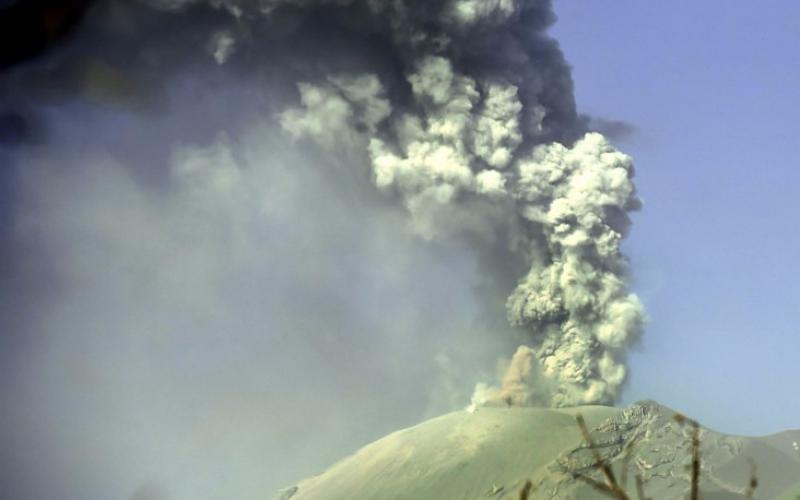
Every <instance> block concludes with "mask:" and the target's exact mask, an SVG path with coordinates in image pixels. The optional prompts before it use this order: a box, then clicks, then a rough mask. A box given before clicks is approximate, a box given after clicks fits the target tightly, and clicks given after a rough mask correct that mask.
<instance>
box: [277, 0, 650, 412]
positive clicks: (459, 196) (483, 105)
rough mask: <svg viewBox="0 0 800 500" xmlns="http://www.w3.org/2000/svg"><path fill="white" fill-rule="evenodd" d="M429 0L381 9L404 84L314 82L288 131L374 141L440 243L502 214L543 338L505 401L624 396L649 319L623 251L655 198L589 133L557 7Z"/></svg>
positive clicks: (426, 231) (427, 232) (385, 176)
mask: <svg viewBox="0 0 800 500" xmlns="http://www.w3.org/2000/svg"><path fill="white" fill-rule="evenodd" d="M345 3H347V2H345ZM351 3H352V2H351ZM311 4H312V2H303V5H311ZM419 4H420V6H421V4H422V2H419ZM427 4H428V3H427V2H426V9H425V11H427V12H429V14H427V15H426V14H424V13H423V10H422V9H421V8H420V7H419V6H417V3H415V2H405V3H402V2H392V3H379V2H369V3H368V7H367V9H368V10H369V12H370V13H371V15H372V16H373V17H374V18H375V19H378V20H380V19H382V18H383V17H385V18H386V19H388V25H389V26H391V27H392V30H390V31H389V33H390V34H389V35H387V36H388V37H389V40H387V47H391V51H390V53H387V54H386V56H387V58H392V59H393V60H396V61H397V64H398V65H399V66H400V67H402V68H404V72H403V78H402V80H401V81H394V80H392V79H391V78H387V77H386V76H382V75H380V74H378V73H370V72H364V73H357V74H353V73H336V74H330V75H328V76H327V77H326V78H325V80H324V81H316V82H303V83H300V84H299V86H298V88H299V92H300V99H301V106H299V107H297V108H295V109H290V110H287V111H286V112H284V113H283V114H282V116H281V121H282V125H283V127H284V129H285V130H286V131H287V132H288V133H290V134H291V135H292V136H294V137H296V138H300V137H307V138H311V139H313V140H315V141H317V142H318V143H319V144H321V145H323V146H327V147H332V146H334V145H336V144H341V143H353V144H356V146H357V148H360V149H363V152H364V155H365V157H366V158H367V159H368V162H369V165H370V166H371V171H372V175H373V179H374V181H375V184H376V185H377V187H378V188H380V189H381V190H384V191H387V192H390V193H394V194H396V195H398V196H399V198H400V199H401V200H402V202H403V203H404V204H405V206H406V207H407V209H408V212H409V213H410V215H411V218H412V220H413V222H414V224H415V227H417V228H418V230H419V231H420V233H421V234H422V235H424V236H425V237H428V238H436V237H437V235H439V234H441V233H447V234H452V233H453V232H454V231H458V230H459V229H463V230H468V231H471V230H475V229H476V228H485V227H486V225H485V224H484V225H480V224H478V225H475V224H472V225H469V227H464V228H458V227H453V226H455V225H459V224H461V223H462V222H463V221H464V220H470V217H468V216H465V215H464V213H463V212H464V211H469V210H471V209H473V208H475V207H477V206H478V205H477V202H476V200H483V201H485V202H486V203H488V204H489V205H491V206H492V207H494V208H495V209H496V211H495V213H497V211H499V212H500V213H502V214H503V217H504V218H505V219H506V220H505V222H503V223H504V224H508V225H509V226H510V227H512V228H513V229H512V230H509V231H505V232H503V233H502V234H505V235H506V237H507V239H508V242H507V245H508V248H509V250H510V251H512V252H513V254H514V255H516V256H518V257H520V258H521V259H524V261H525V262H526V264H527V266H529V270H528V272H527V274H525V275H524V276H522V277H521V278H520V279H519V282H518V285H517V287H516V289H514V290H513V292H512V293H511V295H510V296H509V297H508V299H507V302H506V304H507V315H508V319H509V321H510V323H511V324H512V325H514V326H519V327H523V328H524V329H525V330H526V331H527V332H529V334H530V341H529V344H530V347H529V348H523V349H520V351H518V353H517V355H516V356H515V358H514V359H513V360H512V363H511V364H510V368H509V372H508V373H507V375H506V376H505V377H504V380H503V386H502V387H501V388H499V389H496V390H494V391H489V394H490V398H491V397H500V398H502V399H506V400H507V401H509V404H512V403H513V404H529V403H532V402H544V403H545V404H548V405H552V406H566V405H576V404H585V403H611V402H613V401H614V400H616V399H617V397H618V395H619V392H620V389H621V387H622V385H623V383H624V381H625V378H626V367H625V364H624V358H625V349H626V346H627V345H629V344H630V343H631V342H632V341H634V340H635V339H636V338H637V337H638V336H639V334H640V332H641V329H642V325H643V319H644V314H643V310H642V306H641V304H640V302H639V300H638V299H637V297H636V296H635V295H633V294H632V293H630V292H629V290H628V284H627V280H626V259H625V257H624V256H623V255H622V254H621V252H620V243H621V240H622V239H623V237H624V236H625V235H626V233H627V231H628V227H629V224H630V221H629V218H628V213H629V212H630V211H631V210H635V209H637V208H638V207H639V205H640V202H639V200H638V198H637V197H636V191H635V187H634V184H633V182H632V177H633V166H632V163H631V159H630V157H628V156H626V155H625V154H623V153H620V152H619V151H617V150H616V149H614V147H613V146H611V145H610V144H609V142H608V141H607V140H606V139H605V138H604V137H603V136H601V135H599V134H596V133H588V134H585V135H583V136H582V137H581V136H580V135H581V134H578V135H577V138H576V139H573V137H574V135H573V134H574V131H575V130H579V128H580V127H579V125H578V124H579V121H578V120H577V119H576V118H575V117H574V110H572V108H571V105H570V104H569V103H571V102H572V95H571V87H570V85H569V83H568V82H569V74H568V72H567V70H566V69H565V66H564V65H563V61H562V60H561V56H560V53H559V52H558V49H557V48H556V47H555V45H553V43H552V42H551V41H550V40H549V39H547V38H546V37H545V36H544V35H543V33H542V30H543V29H544V28H545V27H546V26H547V24H548V22H549V19H550V8H549V2H544V1H493V2H488V1H487V2H475V1H464V0H462V1H449V2H440V3H437V4H436V6H435V7H433V6H431V7H427ZM565 82H566V83H565ZM387 89H391V90H392V92H391V93H390V92H389V91H387ZM390 96H391V97H390ZM570 117H571V118H570ZM459 212H461V213H459ZM490 221H491V222H495V221H497V219H496V218H492V219H490ZM526 364H527V365H532V364H536V365H537V366H527V367H526V366H525V365H526ZM531 373H538V374H539V377H538V378H539V379H541V378H543V379H544V380H540V381H538V382H537V380H531V378H532V377H530V376H529V375H530V374H531ZM492 394H494V396H491V395H492Z"/></svg>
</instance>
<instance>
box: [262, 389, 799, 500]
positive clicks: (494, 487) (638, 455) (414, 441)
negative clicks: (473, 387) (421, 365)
mask: <svg viewBox="0 0 800 500" xmlns="http://www.w3.org/2000/svg"><path fill="white" fill-rule="evenodd" d="M578 413H580V414H582V415H583V416H584V418H585V420H586V423H587V425H588V427H589V429H591V436H592V439H593V441H594V445H595V448H596V449H597V450H598V451H599V452H600V454H601V455H602V457H603V458H604V460H606V462H607V463H609V464H611V466H612V468H613V470H614V471H615V473H616V476H617V478H619V479H620V480H621V481H625V482H627V483H628V485H627V486H628V490H629V491H633V490H634V488H633V478H634V476H635V475H637V474H638V475H641V477H642V479H643V482H644V488H645V493H646V495H647V496H648V497H649V498H653V499H655V500H660V499H673V498H674V499H678V498H686V495H687V492H688V490H689V483H690V473H689V465H690V463H691V444H690V442H691V438H690V434H691V431H690V428H689V427H687V426H686V425H682V424H681V423H679V422H678V421H676V420H675V419H674V415H675V412H674V411H673V410H671V409H669V408H667V407H664V406H661V405H659V404H657V403H655V402H652V401H642V402H638V403H634V404H633V405H631V406H630V407H628V408H625V409H618V408H611V407H603V406H584V407H578V408H566V409H540V408H519V407H509V408H493V407H481V408H478V409H476V410H475V411H471V412H470V411H460V412H455V413H450V414H447V415H443V416H441V417H437V418H434V419H431V420H428V421H426V422H423V423H421V424H419V425H416V426H414V427H410V428H407V429H403V430H400V431H397V432H394V433H392V434H390V435H388V436H386V437H384V438H382V439H379V440H378V441H375V442H374V443H372V444H369V445H367V446H365V447H364V448H362V449H360V450H359V451H357V452H356V453H355V454H353V455H351V456H350V457H347V458H345V459H344V460H342V461H340V462H338V463H337V464H335V465H333V466H332V467H331V468H330V469H328V470H327V471H325V472H323V473H322V474H319V475H317V476H315V477H312V478H309V479H306V480H304V481H301V482H300V483H298V484H297V485H295V486H292V487H290V488H287V489H285V490H282V491H281V492H278V494H277V495H276V496H275V500H345V499H347V500H362V499H363V500H371V499H376V500H377V499H380V500H428V499H430V500H462V499H463V500H473V499H516V498H519V491H520V489H521V488H522V487H523V485H524V484H525V482H526V481H527V480H531V481H532V483H533V485H534V490H533V494H532V495H531V498H534V499H540V498H541V499H594V498H607V497H605V496H604V495H603V494H601V493H598V492H597V491H595V490H593V489H592V488H591V487H590V486H588V485H587V484H585V483H584V482H583V481H581V480H579V479H576V475H578V474H582V475H586V476H589V477H592V478H595V479H597V480H602V478H601V476H600V474H599V472H598V471H597V470H596V467H594V458H593V453H592V451H591V450H590V449H589V447H588V445H587V444H586V443H585V442H584V440H583V438H582V436H581V432H580V429H579V427H578V426H577V425H576V418H575V417H576V415H577V414H578ZM700 439H701V457H702V470H701V481H700V491H701V498H703V499H705V500H712V499H713V500H722V499H739V498H746V492H747V487H748V484H749V482H750V474H751V463H754V464H755V466H756V471H757V477H758V482H759V484H758V489H757V491H756V495H755V498H759V499H769V498H779V497H780V498H784V497H786V498H789V497H788V496H787V495H789V494H790V493H791V492H792V491H794V489H795V488H796V487H797V483H798V480H800V451H798V443H800V431H787V432H783V433H780V434H775V435H772V436H766V437H741V436H730V435H724V434H720V433H717V432H714V431H712V430H709V429H706V428H701V429H700ZM623 470H625V471H626V472H623ZM626 478H627V479H626ZM632 497H635V495H632ZM791 498H792V500H794V497H793V496H792V497H791Z"/></svg>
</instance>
